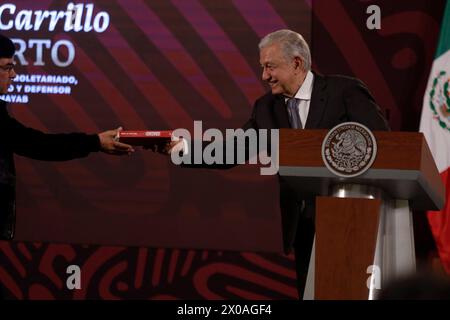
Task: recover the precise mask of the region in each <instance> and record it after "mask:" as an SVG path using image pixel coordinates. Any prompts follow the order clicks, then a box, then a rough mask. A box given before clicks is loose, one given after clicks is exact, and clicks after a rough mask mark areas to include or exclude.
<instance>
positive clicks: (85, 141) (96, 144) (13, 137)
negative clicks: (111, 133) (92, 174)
mask: <svg viewBox="0 0 450 320" xmlns="http://www.w3.org/2000/svg"><path fill="white" fill-rule="evenodd" d="M8 118H9V119H8V121H7V123H8V125H7V130H6V132H5V131H4V134H7V135H8V136H9V137H8V138H7V140H8V142H9V144H10V146H11V149H12V151H13V152H14V153H16V154H18V155H21V156H24V157H28V158H33V159H38V160H48V161H65V160H71V159H75V158H82V157H85V156H87V155H88V154H89V153H90V152H94V151H99V150H100V140H99V138H98V136H97V135H96V134H92V135H88V134H85V133H61V134H47V133H43V132H41V131H39V130H35V129H32V128H28V127H26V126H24V125H23V124H21V123H20V122H18V121H17V120H16V119H14V118H12V117H10V116H9V115H8Z"/></svg>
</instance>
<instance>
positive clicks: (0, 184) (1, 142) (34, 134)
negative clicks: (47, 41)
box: [0, 35, 134, 240]
mask: <svg viewBox="0 0 450 320" xmlns="http://www.w3.org/2000/svg"><path fill="white" fill-rule="evenodd" d="M14 53H15V47H14V44H13V42H12V41H11V40H10V39H9V38H7V37H5V36H2V35H0V95H2V94H6V93H7V92H8V87H9V86H10V85H11V83H12V81H13V79H14V78H15V77H16V73H15V71H14V59H13V56H14ZM119 130H121V128H118V129H116V130H109V131H105V132H102V133H99V134H85V133H68V134H47V133H43V132H41V131H38V130H35V129H32V128H28V127H26V126H24V125H23V124H21V123H20V122H19V121H17V120H16V119H14V118H13V117H11V116H10V115H9V113H8V111H7V109H6V102H5V101H3V100H0V240H10V239H12V238H13V237H14V225H15V185H16V172H15V167H14V154H18V155H21V156H24V157H28V158H33V159H38V160H47V161H65V160H71V159H75V158H81V157H85V156H87V155H88V154H89V153H91V152H96V151H103V152H105V153H108V154H113V155H125V154H130V153H131V152H133V151H134V150H133V148H132V147H131V146H130V145H127V144H123V143H119V142H117V141H115V137H116V135H117V132H118V131H119Z"/></svg>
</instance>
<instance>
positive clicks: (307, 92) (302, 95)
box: [294, 71, 314, 100]
mask: <svg viewBox="0 0 450 320" xmlns="http://www.w3.org/2000/svg"><path fill="white" fill-rule="evenodd" d="M313 82H314V74H313V73H312V72H311V71H308V73H307V74H306V77H305V80H304V81H303V83H302V86H301V87H300V89H298V91H297V93H296V94H295V96H294V97H295V98H297V99H300V100H311V94H312V87H313Z"/></svg>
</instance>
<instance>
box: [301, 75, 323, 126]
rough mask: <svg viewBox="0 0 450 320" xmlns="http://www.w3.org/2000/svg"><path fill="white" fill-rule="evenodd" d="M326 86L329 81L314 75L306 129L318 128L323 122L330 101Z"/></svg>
mask: <svg viewBox="0 0 450 320" xmlns="http://www.w3.org/2000/svg"><path fill="white" fill-rule="evenodd" d="M326 86H327V81H326V80H325V79H324V78H323V77H322V76H320V75H318V74H317V73H314V84H313V90H312V94H311V102H310V105H309V113H308V118H307V119H306V125H305V129H315V128H318V126H319V123H320V120H322V117H323V113H324V111H325V106H326V104H327V99H328V95H327V93H326V90H325V88H326Z"/></svg>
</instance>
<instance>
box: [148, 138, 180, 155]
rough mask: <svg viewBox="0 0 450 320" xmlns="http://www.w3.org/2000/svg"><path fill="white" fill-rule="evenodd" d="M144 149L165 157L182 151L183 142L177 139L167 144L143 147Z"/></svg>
mask: <svg viewBox="0 0 450 320" xmlns="http://www.w3.org/2000/svg"><path fill="white" fill-rule="evenodd" d="M144 149H147V150H148V149H149V150H152V151H153V152H158V153H162V154H165V155H170V154H172V153H173V152H180V151H183V140H182V139H179V140H178V139H177V140H173V141H170V142H167V143H162V144H154V145H152V146H151V147H144Z"/></svg>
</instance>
